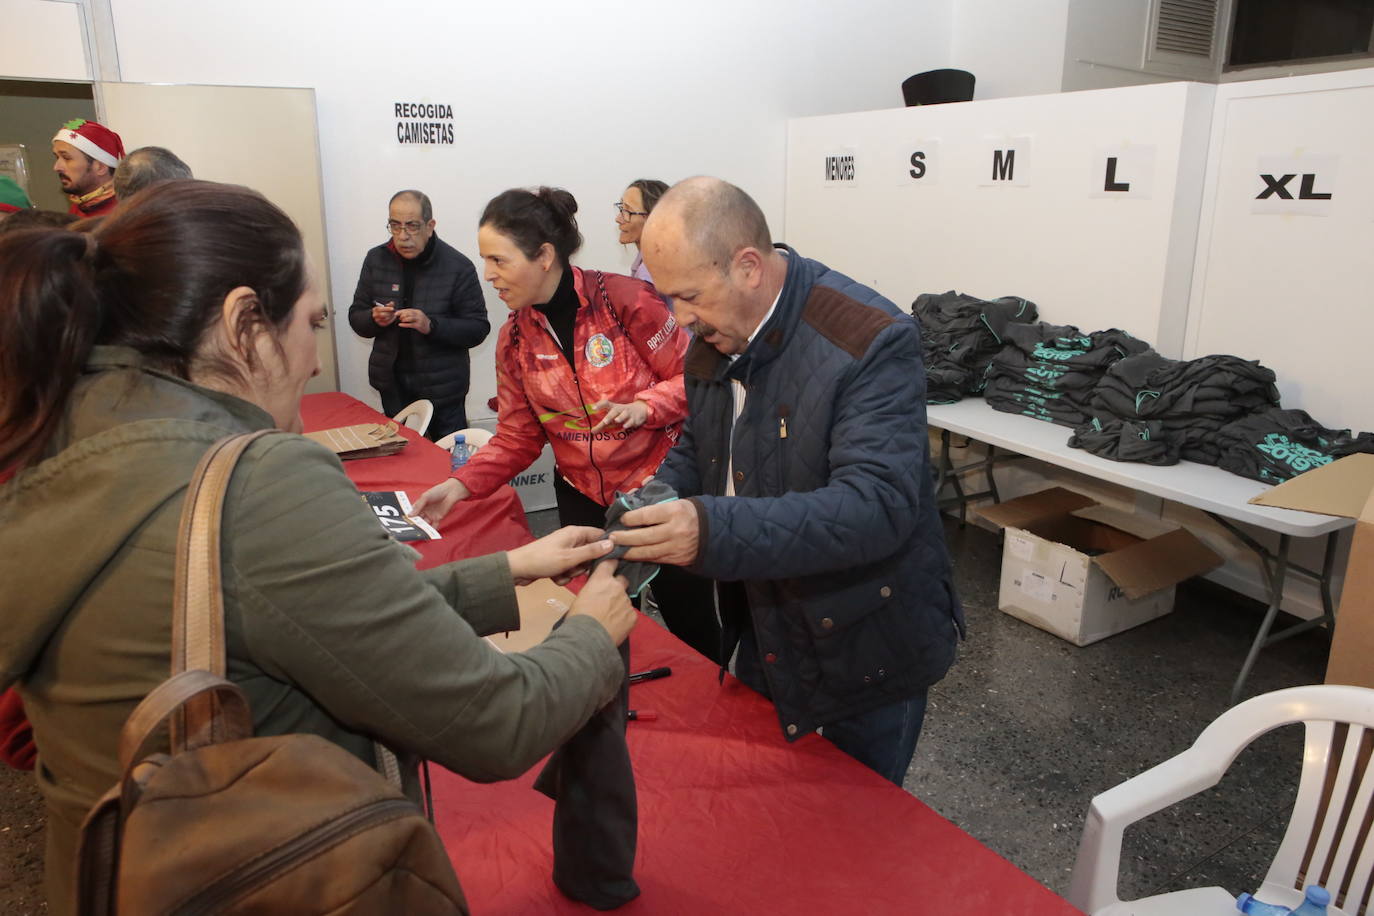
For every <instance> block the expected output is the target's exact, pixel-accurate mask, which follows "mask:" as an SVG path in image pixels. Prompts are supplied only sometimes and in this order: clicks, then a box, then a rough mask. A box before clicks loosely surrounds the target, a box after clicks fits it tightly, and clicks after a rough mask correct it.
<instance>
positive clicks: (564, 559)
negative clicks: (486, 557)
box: [506, 525, 612, 585]
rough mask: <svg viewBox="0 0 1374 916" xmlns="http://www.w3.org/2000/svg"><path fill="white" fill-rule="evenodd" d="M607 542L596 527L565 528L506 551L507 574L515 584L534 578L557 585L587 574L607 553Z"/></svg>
mask: <svg viewBox="0 0 1374 916" xmlns="http://www.w3.org/2000/svg"><path fill="white" fill-rule="evenodd" d="M611 547H612V545H611V542H610V540H608V539H607V538H606V535H605V534H603V533H602V531H601V529H600V528H584V527H577V526H572V525H570V526H568V527H567V528H560V529H558V530H557V531H555V532H554V533H553V534H550V535H546V536H545V537H542V538H540V539H539V540H537V541H533V542H531V543H529V544H526V545H524V546H523V547H517V548H515V549H514V550H510V551H507V552H506V558H507V560H509V561H510V575H511V578H512V579H514V580H515V584H516V585H528V584H529V583H531V582H533V581H534V580H535V579H545V578H548V579H552V580H553V581H554V582H557V583H558V584H559V585H564V584H566V583H568V582H570V581H572V580H573V579H574V578H576V577H577V576H580V575H582V574H583V573H584V572H586V571H587V567H588V566H590V565H591V563H592V561H593V560H595V559H596V558H597V557H601V556H604V555H606V554H608V553H610V552H611Z"/></svg>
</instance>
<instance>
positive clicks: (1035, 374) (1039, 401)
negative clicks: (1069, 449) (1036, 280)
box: [983, 324, 1149, 427]
mask: <svg viewBox="0 0 1374 916" xmlns="http://www.w3.org/2000/svg"><path fill="white" fill-rule="evenodd" d="M1003 333H1004V335H1005V338H1006V341H1007V345H1006V346H1005V347H1003V348H1002V349H1001V350H1000V351H999V352H998V353H997V355H996V356H995V357H993V359H992V362H991V363H990V364H989V365H988V369H987V374H986V385H985V387H984V389H983V397H984V398H985V399H986V400H987V402H988V404H989V406H991V407H993V408H994V409H996V410H1001V411H1006V412H1008V413H1019V414H1024V415H1025V416H1029V417H1034V418H1036V419H1038V420H1046V421H1049V422H1051V423H1058V424H1060V425H1062V426H1074V427H1077V426H1081V425H1083V424H1084V423H1087V422H1088V421H1089V420H1090V419H1091V417H1092V413H1091V411H1090V409H1089V408H1090V401H1091V397H1092V392H1093V391H1094V389H1096V387H1097V385H1098V383H1099V382H1100V381H1101V379H1102V375H1103V373H1104V372H1106V371H1107V368H1108V367H1109V366H1111V365H1112V364H1114V363H1116V362H1118V361H1120V360H1122V359H1125V358H1126V357H1129V356H1132V355H1134V354H1137V353H1144V352H1146V351H1148V350H1149V344H1147V343H1145V342H1144V341H1143V340H1137V339H1136V338H1134V337H1132V336H1131V335H1130V334H1127V333H1126V332H1125V331H1121V330H1117V329H1115V328H1112V329H1110V330H1106V331H1094V332H1092V333H1090V334H1084V333H1083V332H1082V331H1079V330H1078V328H1075V327H1073V326H1071V325H1053V324H1034V325H1025V324H1014V325H1008V326H1007V327H1006V328H1005V329H1004V332H1003Z"/></svg>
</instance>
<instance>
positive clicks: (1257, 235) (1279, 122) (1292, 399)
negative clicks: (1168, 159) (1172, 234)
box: [1185, 69, 1374, 430]
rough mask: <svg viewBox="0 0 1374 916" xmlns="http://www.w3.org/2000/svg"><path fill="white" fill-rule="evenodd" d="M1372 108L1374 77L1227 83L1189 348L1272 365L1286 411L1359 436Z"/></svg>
mask: <svg viewBox="0 0 1374 916" xmlns="http://www.w3.org/2000/svg"><path fill="white" fill-rule="evenodd" d="M1371 113H1374V69H1364V70H1352V71H1346V72H1342V73H1326V74H1318V75H1314V76H1302V77H1291V78H1284V79H1273V80H1260V81H1254V82H1246V83H1232V84H1229V85H1225V86H1221V87H1218V89H1217V98H1216V113H1215V116H1214V118H1213V127H1212V141H1211V154H1210V156H1209V162H1208V169H1207V182H1206V188H1207V190H1206V194H1205V195H1204V198H1203V209H1202V221H1201V227H1200V231H1199V237H1198V247H1197V266H1196V269H1195V271H1194V277H1193V286H1192V305H1191V309H1190V320H1189V325H1188V335H1187V343H1186V350H1185V355H1186V356H1189V357H1192V356H1200V355H1203V354H1207V353H1234V354H1236V355H1239V356H1245V357H1247V358H1250V359H1258V360H1260V362H1262V363H1264V364H1265V365H1266V366H1269V367H1270V368H1272V369H1273V370H1274V371H1275V372H1276V373H1277V374H1278V378H1279V390H1280V391H1281V393H1282V395H1283V404H1284V406H1285V407H1298V408H1302V409H1303V410H1306V411H1308V412H1309V413H1311V414H1312V416H1314V417H1315V418H1316V419H1317V420H1319V421H1321V422H1322V423H1323V424H1325V425H1327V426H1333V427H1338V428H1340V427H1353V428H1355V429H1357V430H1369V429H1374V397H1371V390H1374V360H1372V359H1371V357H1370V352H1371V346H1374V278H1372V277H1371V263H1372V262H1374V174H1371V167H1372V166H1374V158H1371V155H1370V151H1371V150H1374V117H1371ZM1264 175H1269V176H1270V178H1269V180H1268V181H1266V180H1265V179H1264V178H1263V176H1264ZM1285 175H1291V176H1292V177H1290V178H1288V179H1287V180H1285V179H1284V176H1285ZM1309 175H1310V176H1312V177H1311V178H1308V177H1307V176H1309ZM1271 185H1273V186H1274V187H1273V188H1272V189H1271ZM1266 192H1267V196H1263V197H1262V196H1261V195H1265V194H1266ZM1285 195H1286V196H1285ZM1323 195H1330V197H1329V198H1327V197H1323Z"/></svg>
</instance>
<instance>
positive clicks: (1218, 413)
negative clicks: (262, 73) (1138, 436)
mask: <svg viewBox="0 0 1374 916" xmlns="http://www.w3.org/2000/svg"><path fill="white" fill-rule="evenodd" d="M1278 403H1279V392H1278V389H1277V388H1275V387H1274V372H1273V370H1271V369H1267V368H1265V367H1264V366H1262V365H1260V364H1259V363H1258V362H1255V361H1254V360H1245V359H1241V358H1240V357H1237V356H1204V357H1202V358H1200V359H1190V360H1175V359H1168V358H1167V357H1164V356H1160V355H1159V354H1158V353H1156V352H1154V351H1153V350H1151V351H1149V352H1147V353H1141V354H1138V355H1135V356H1132V357H1130V358H1129V359H1123V360H1120V361H1118V362H1116V363H1115V364H1113V365H1112V366H1111V368H1109V369H1108V370H1107V372H1106V373H1105V374H1104V375H1103V376H1102V380H1101V382H1100V383H1099V384H1098V386H1097V388H1096V390H1094V391H1093V393H1092V401H1091V404H1092V409H1091V411H1090V412H1091V414H1092V416H1093V417H1094V418H1095V419H1096V420H1098V421H1099V423H1101V424H1106V423H1109V422H1110V421H1113V420H1125V421H1130V422H1135V423H1138V422H1141V421H1147V420H1157V421H1159V423H1160V426H1161V429H1160V431H1161V433H1162V435H1163V436H1165V437H1167V438H1168V439H1169V440H1171V442H1172V443H1173V444H1174V445H1176V446H1177V453H1178V454H1179V455H1180V456H1181V457H1183V458H1185V459H1187V460H1189V461H1199V462H1202V463H1204V464H1217V463H1218V461H1219V459H1220V458H1221V447H1220V443H1219V440H1218V439H1217V436H1216V433H1217V431H1218V430H1220V429H1221V428H1222V427H1223V426H1225V425H1226V424H1227V423H1231V422H1233V421H1235V420H1238V419H1240V418H1241V417H1245V416H1248V415H1250V414H1253V413H1256V412H1258V411H1264V410H1268V409H1269V408H1271V407H1276V406H1277V405H1278ZM1083 432H1090V431H1088V430H1084V431H1083ZM1121 460H1130V459H1124V458H1123V459H1121Z"/></svg>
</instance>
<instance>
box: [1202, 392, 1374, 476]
mask: <svg viewBox="0 0 1374 916" xmlns="http://www.w3.org/2000/svg"><path fill="white" fill-rule="evenodd" d="M1216 440H1217V443H1218V448H1219V451H1220V453H1221V454H1220V460H1219V461H1218V462H1217V464H1218V465H1219V466H1221V467H1223V468H1225V469H1226V470H1228V471H1230V472H1231V473H1232V474H1239V475H1241V476H1242V477H1249V478H1251V479H1252V480H1262V481H1264V482H1265V483H1282V482H1283V481H1285V480H1288V479H1289V478H1292V477H1296V476H1297V475H1299V474H1301V473H1302V472H1303V471H1310V470H1312V469H1313V468H1316V467H1321V466H1322V465H1324V464H1330V463H1331V462H1333V461H1335V460H1336V459H1337V458H1344V457H1345V456H1346V455H1351V454H1354V453H1355V452H1374V433H1360V434H1359V435H1358V436H1352V435H1351V434H1350V430H1348V429H1328V428H1326V427H1325V426H1322V425H1321V424H1320V423H1318V422H1317V421H1316V420H1314V419H1312V416H1311V415H1310V414H1309V413H1308V412H1307V411H1305V410H1283V409H1281V408H1278V407H1273V408H1270V409H1268V410H1265V411H1261V412H1259V413H1254V414H1251V415H1249V416H1246V417H1242V418H1241V419H1239V420H1236V421H1235V422H1234V423H1228V424H1227V425H1226V426H1223V427H1222V428H1221V429H1220V430H1219V431H1218V432H1217V434H1216Z"/></svg>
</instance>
